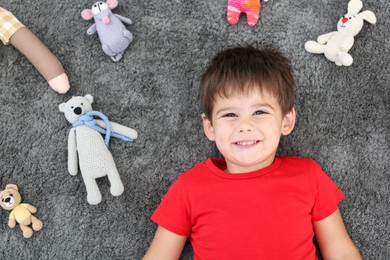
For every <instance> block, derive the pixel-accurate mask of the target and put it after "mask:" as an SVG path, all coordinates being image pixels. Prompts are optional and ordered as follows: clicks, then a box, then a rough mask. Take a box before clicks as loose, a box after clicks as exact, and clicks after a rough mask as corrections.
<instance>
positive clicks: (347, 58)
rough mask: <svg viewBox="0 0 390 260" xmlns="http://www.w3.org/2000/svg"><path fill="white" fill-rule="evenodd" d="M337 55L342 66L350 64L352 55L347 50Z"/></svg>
mask: <svg viewBox="0 0 390 260" xmlns="http://www.w3.org/2000/svg"><path fill="white" fill-rule="evenodd" d="M337 57H338V58H339V60H340V63H341V65H344V66H350V65H351V64H352V62H353V58H352V56H351V55H350V54H349V53H347V52H340V53H338V54H337ZM336 65H337V63H336Z"/></svg>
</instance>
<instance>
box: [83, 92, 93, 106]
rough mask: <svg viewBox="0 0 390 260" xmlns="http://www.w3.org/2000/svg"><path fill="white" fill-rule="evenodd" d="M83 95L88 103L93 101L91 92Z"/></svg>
mask: <svg viewBox="0 0 390 260" xmlns="http://www.w3.org/2000/svg"><path fill="white" fill-rule="evenodd" d="M84 97H85V98H86V99H87V100H88V102H89V103H91V104H92V103H93V96H92V95H91V94H87V95H85V96H84Z"/></svg>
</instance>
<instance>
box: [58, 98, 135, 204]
mask: <svg viewBox="0 0 390 260" xmlns="http://www.w3.org/2000/svg"><path fill="white" fill-rule="evenodd" d="M92 102H93V97H92V96H91V95H89V94H88V95H86V96H84V97H82V96H77V97H73V98H71V99H70V100H68V101H67V102H66V103H62V104H60V105H59V109H60V111H61V112H63V113H64V114H65V117H66V119H67V120H68V121H69V122H70V123H71V124H72V126H73V128H72V129H71V130H70V132H69V136H68V171H69V173H70V174H71V175H76V174H77V172H78V167H79V166H80V171H81V175H82V176H83V179H84V183H85V187H86V189H87V201H88V203H90V204H92V205H96V204H98V203H100V202H101V200H102V195H101V193H100V191H99V187H98V186H97V184H96V180H95V179H96V178H100V177H104V176H106V175H107V176H108V179H109V181H110V183H111V188H110V192H111V194H112V195H114V196H119V195H121V194H122V193H123V191H124V187H123V184H122V181H121V178H120V176H119V173H118V170H117V168H116V166H115V162H114V159H113V157H112V155H111V153H110V151H109V150H108V145H109V140H110V137H111V136H112V137H116V138H120V139H122V140H124V141H132V140H134V139H136V138H137V137H138V133H137V132H136V131H135V130H134V129H131V128H129V127H126V126H123V125H120V124H117V123H114V122H110V121H108V119H107V117H106V116H105V115H103V114H102V113H100V112H97V111H92V105H91V104H92ZM94 116H98V117H100V118H102V119H103V120H95V119H94V118H93V117H94ZM101 134H105V139H104V140H103V137H102V135H101Z"/></svg>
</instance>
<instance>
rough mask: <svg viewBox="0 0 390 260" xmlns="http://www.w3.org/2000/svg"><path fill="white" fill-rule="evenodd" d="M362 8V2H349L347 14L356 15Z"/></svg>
mask: <svg viewBox="0 0 390 260" xmlns="http://www.w3.org/2000/svg"><path fill="white" fill-rule="evenodd" d="M362 7H363V2H362V1H361V0H351V1H349V3H348V13H349V14H358V13H359V11H360V10H361V9H362Z"/></svg>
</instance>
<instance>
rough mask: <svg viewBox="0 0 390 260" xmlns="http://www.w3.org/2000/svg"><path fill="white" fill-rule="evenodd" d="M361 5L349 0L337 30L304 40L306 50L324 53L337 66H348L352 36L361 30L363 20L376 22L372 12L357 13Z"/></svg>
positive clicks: (355, 0)
mask: <svg viewBox="0 0 390 260" xmlns="http://www.w3.org/2000/svg"><path fill="white" fill-rule="evenodd" d="M362 7H363V3H362V1H361V0H351V1H349V3H348V13H347V14H346V15H344V16H343V17H341V18H340V20H339V22H338V23H337V32H330V33H327V34H323V35H320V36H319V37H318V38H317V41H318V42H315V41H308V42H306V43H305V49H306V51H308V52H310V53H317V54H320V53H324V55H325V57H326V58H327V59H328V60H330V61H333V62H334V63H335V64H336V65H337V66H342V65H344V66H350V65H351V64H352V62H353V58H352V56H351V55H350V54H349V53H348V51H349V50H350V49H351V48H352V46H353V43H354V36H356V35H357V34H358V33H359V32H360V31H361V30H362V28H363V22H364V20H366V21H367V22H369V23H371V24H375V23H376V16H375V14H374V13H373V12H371V11H364V12H361V13H359V11H360V10H361V9H362Z"/></svg>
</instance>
